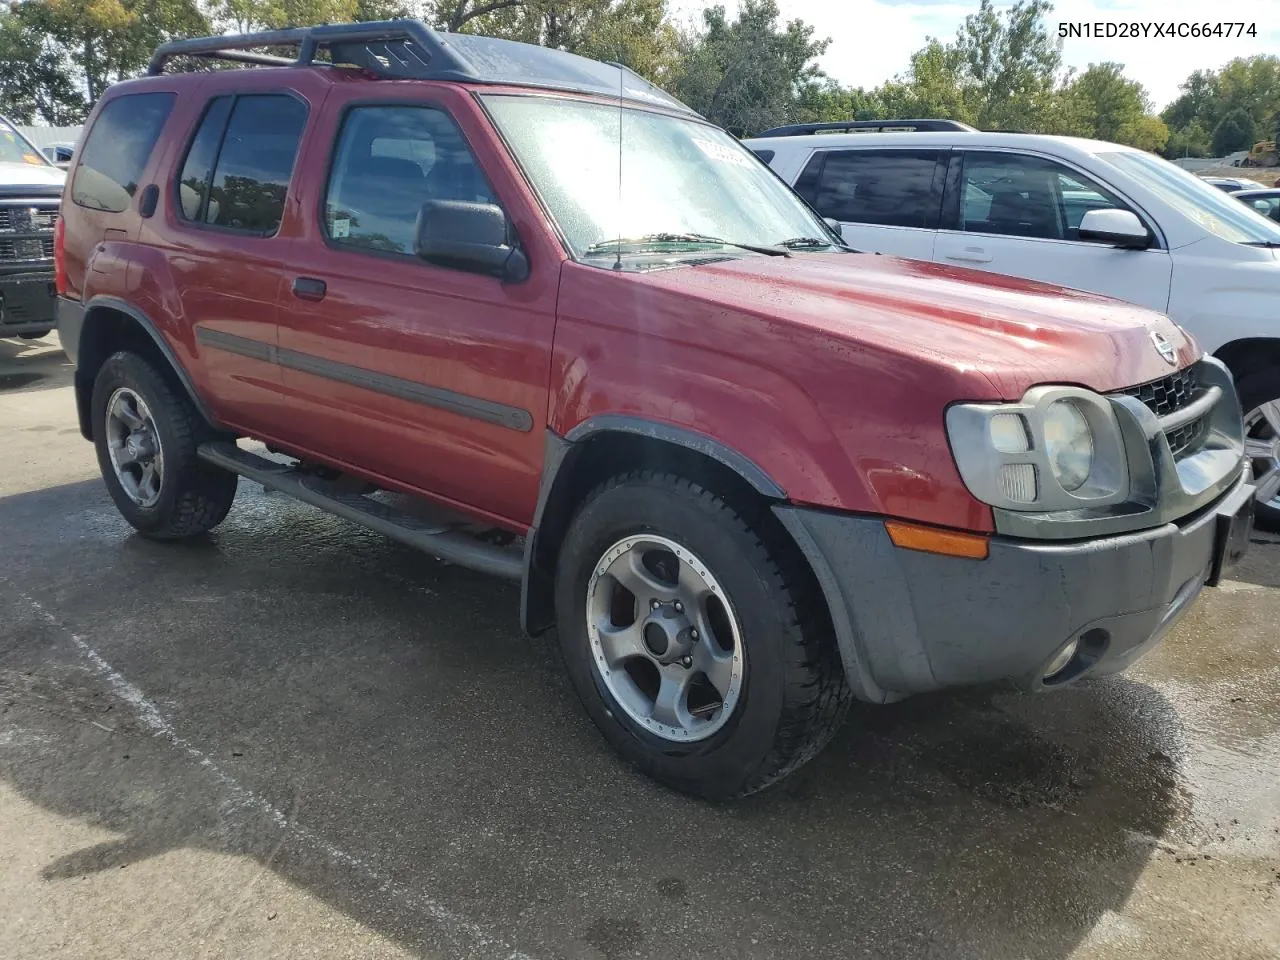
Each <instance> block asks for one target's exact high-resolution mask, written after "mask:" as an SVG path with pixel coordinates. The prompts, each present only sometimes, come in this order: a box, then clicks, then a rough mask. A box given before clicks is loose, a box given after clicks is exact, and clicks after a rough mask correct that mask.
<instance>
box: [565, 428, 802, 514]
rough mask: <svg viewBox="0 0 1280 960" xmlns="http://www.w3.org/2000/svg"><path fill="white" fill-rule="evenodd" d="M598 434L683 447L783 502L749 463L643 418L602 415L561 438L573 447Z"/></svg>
mask: <svg viewBox="0 0 1280 960" xmlns="http://www.w3.org/2000/svg"><path fill="white" fill-rule="evenodd" d="M598 433H632V434H635V435H637V436H641V437H648V438H649V439H651V440H662V441H665V442H667V443H673V444H675V445H676V446H679V447H685V448H686V449H688V450H692V451H694V452H695V453H700V454H702V455H703V456H706V457H710V458H711V459H712V460H716V461H718V462H720V463H721V464H723V465H724V466H726V467H728V468H729V469H730V470H732V471H733V472H734V473H736V474H738V476H740V477H742V479H744V480H746V481H747V483H749V484H751V486H752V487H754V488H755V489H756V491H757V492H758V493H761V494H763V495H764V496H766V497H769V498H770V499H773V500H785V499H786V497H787V494H786V491H785V490H783V489H782V487H781V486H780V485H779V484H778V483H777V482H776V481H775V480H774V479H773V478H772V477H771V476H769V474H767V473H765V472H764V470H762V469H761V468H760V467H759V466H758V465H756V464H755V463H754V462H753V461H752V460H749V459H748V458H747V457H745V456H743V455H742V454H740V453H738V452H737V451H736V450H734V449H732V448H731V447H726V446H725V445H724V444H723V443H721V442H720V441H718V440H716V439H714V438H712V437H709V436H707V435H706V434H703V433H698V432H696V431H694V430H688V429H686V428H684V427H678V426H675V425H673V424H669V423H660V422H658V421H656V420H646V419H644V418H643V417H634V416H629V415H627V414H621V413H604V414H600V415H599V416H595V417H589V418H588V419H586V420H583V421H582V422H581V423H580V424H578V425H577V426H576V427H574V428H573V429H572V430H570V431H569V432H568V433H567V434H565V439H566V440H568V441H569V442H570V443H577V442H579V441H582V440H586V439H587V438H588V437H591V436H594V435H595V434H598Z"/></svg>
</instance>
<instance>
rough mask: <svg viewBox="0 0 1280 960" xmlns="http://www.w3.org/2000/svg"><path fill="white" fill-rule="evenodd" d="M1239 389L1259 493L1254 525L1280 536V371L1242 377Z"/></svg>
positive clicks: (1260, 371)
mask: <svg viewBox="0 0 1280 960" xmlns="http://www.w3.org/2000/svg"><path fill="white" fill-rule="evenodd" d="M1236 389H1237V391H1238V392H1239V394H1240V406H1241V407H1242V408H1243V409H1244V430H1245V455H1246V456H1248V457H1249V459H1250V460H1251V462H1252V463H1253V478H1254V484H1255V485H1256V487H1257V489H1258V494H1257V501H1256V503H1255V507H1256V513H1255V514H1254V523H1255V524H1256V525H1257V526H1258V527H1259V529H1262V530H1267V531H1270V532H1272V533H1280V369H1276V368H1274V367H1273V368H1270V369H1266V370H1258V371H1257V372H1255V373H1250V374H1248V375H1246V376H1244V377H1241V378H1240V381H1239V383H1238V384H1237V385H1236Z"/></svg>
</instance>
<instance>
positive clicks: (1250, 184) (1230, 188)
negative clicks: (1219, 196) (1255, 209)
mask: <svg viewBox="0 0 1280 960" xmlns="http://www.w3.org/2000/svg"><path fill="white" fill-rule="evenodd" d="M1200 179H1201V180H1203V181H1204V182H1205V183H1207V184H1209V185H1210V186H1212V187H1217V188H1218V189H1219V190H1221V191H1222V192H1223V193H1238V192H1239V191H1241V190H1256V189H1257V188H1258V187H1260V186H1261V184H1260V183H1258V181H1257V180H1246V179H1245V178H1244V177H1201V178H1200Z"/></svg>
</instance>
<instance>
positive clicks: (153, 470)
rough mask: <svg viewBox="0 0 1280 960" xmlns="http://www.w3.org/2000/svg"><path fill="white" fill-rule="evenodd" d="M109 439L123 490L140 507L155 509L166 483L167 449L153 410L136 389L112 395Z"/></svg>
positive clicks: (107, 434)
mask: <svg viewBox="0 0 1280 960" xmlns="http://www.w3.org/2000/svg"><path fill="white" fill-rule="evenodd" d="M106 436H107V450H108V452H109V453H110V455H111V466H112V467H113V468H114V470H115V475H116V480H117V481H119V483H120V487H121V489H122V490H124V492H125V494H126V495H127V496H128V497H129V499H130V500H132V501H133V502H134V503H136V504H137V505H138V506H140V507H152V506H155V504H156V502H157V501H158V500H159V499H160V488H161V486H162V485H163V483H164V450H163V448H162V447H161V444H160V434H159V432H158V431H157V430H156V423H155V418H154V417H153V416H152V414H151V409H150V407H148V406H147V403H146V401H145V400H143V399H142V397H140V396H139V395H138V394H137V392H135V391H134V390H131V389H129V388H128V387H120V388H118V389H117V390H116V391H115V392H114V393H112V394H111V398H110V399H109V400H108V401H107V416H106Z"/></svg>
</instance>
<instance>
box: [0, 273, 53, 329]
mask: <svg viewBox="0 0 1280 960" xmlns="http://www.w3.org/2000/svg"><path fill="white" fill-rule="evenodd" d="M54 297H55V294H54V285H53V265H52V264H49V265H48V266H47V267H43V266H39V267H37V266H31V265H24V266H23V267H22V268H21V269H16V270H15V269H8V270H3V271H0V337H13V336H17V335H18V334H23V333H28V334H30V333H47V332H48V331H50V330H52V329H53V327H54V323H55V321H54Z"/></svg>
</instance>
